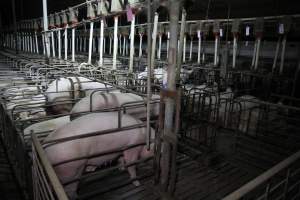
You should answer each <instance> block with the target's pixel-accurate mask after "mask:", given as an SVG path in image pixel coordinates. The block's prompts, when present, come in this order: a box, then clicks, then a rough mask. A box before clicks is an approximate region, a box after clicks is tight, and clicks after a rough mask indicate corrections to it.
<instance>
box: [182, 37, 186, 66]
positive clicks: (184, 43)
mask: <svg viewBox="0 0 300 200" xmlns="http://www.w3.org/2000/svg"><path fill="white" fill-rule="evenodd" d="M182 53H183V63H185V61H186V59H185V56H186V34H184V37H183V52H182Z"/></svg>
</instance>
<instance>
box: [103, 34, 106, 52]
mask: <svg viewBox="0 0 300 200" xmlns="http://www.w3.org/2000/svg"><path fill="white" fill-rule="evenodd" d="M105 53H106V37H105V36H103V54H105Z"/></svg>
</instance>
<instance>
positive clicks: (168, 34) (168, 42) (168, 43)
mask: <svg viewBox="0 0 300 200" xmlns="http://www.w3.org/2000/svg"><path fill="white" fill-rule="evenodd" d="M167 37H168V38H167V59H168V58H169V46H170V32H168V33H167Z"/></svg>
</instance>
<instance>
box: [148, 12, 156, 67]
mask: <svg viewBox="0 0 300 200" xmlns="http://www.w3.org/2000/svg"><path fill="white" fill-rule="evenodd" d="M157 24H158V14H157V13H155V15H154V25H153V33H152V49H151V50H152V52H151V65H150V66H151V70H152V69H154V62H155V47H156V38H157Z"/></svg>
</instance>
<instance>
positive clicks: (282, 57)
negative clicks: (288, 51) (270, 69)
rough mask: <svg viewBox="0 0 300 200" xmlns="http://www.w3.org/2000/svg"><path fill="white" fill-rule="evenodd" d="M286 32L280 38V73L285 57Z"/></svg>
mask: <svg viewBox="0 0 300 200" xmlns="http://www.w3.org/2000/svg"><path fill="white" fill-rule="evenodd" d="M286 37H287V36H286V34H285V35H284V36H283V40H282V51H281V60H280V71H279V73H280V74H282V72H283V67H284V58H285V47H286Z"/></svg>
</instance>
